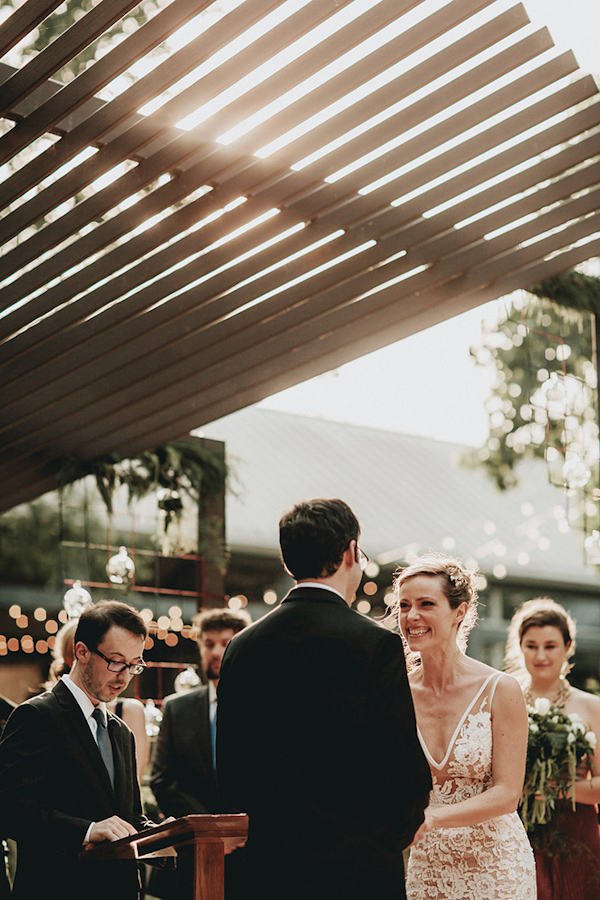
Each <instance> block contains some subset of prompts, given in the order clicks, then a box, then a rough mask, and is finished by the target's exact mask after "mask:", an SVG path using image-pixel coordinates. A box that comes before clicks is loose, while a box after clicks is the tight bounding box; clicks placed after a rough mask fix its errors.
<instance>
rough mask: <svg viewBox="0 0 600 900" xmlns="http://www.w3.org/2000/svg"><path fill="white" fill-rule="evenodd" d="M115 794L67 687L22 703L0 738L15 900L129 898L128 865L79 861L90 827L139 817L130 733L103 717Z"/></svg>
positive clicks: (133, 879) (0, 802)
mask: <svg viewBox="0 0 600 900" xmlns="http://www.w3.org/2000/svg"><path fill="white" fill-rule="evenodd" d="M108 731H109V735H110V739H111V742H112V746H113V756H114V764H115V789H114V791H113V788H112V786H111V783H110V779H109V776H108V772H107V771H106V768H105V766H104V763H103V761H102V757H101V756H100V751H99V750H98V746H97V744H96V742H95V740H94V737H93V735H92V732H91V731H90V728H89V725H88V723H87V722H86V719H85V716H84V714H83V712H82V710H81V708H80V706H79V704H78V703H77V701H76V700H75V697H74V696H73V694H72V693H71V691H70V690H69V688H68V687H67V686H66V685H65V684H63V682H62V681H59V682H58V684H56V685H55V686H54V688H53V689H52V691H47V692H46V693H44V694H41V695H40V696H39V697H34V698H32V699H31V700H27V701H26V702H25V703H22V704H21V706H19V707H17V709H16V710H15V711H14V712H13V714H12V715H11V717H10V719H9V721H8V723H7V725H6V728H5V730H4V734H3V737H2V740H1V741H0V817H1V823H2V830H3V831H4V832H5V833H6V834H8V836H9V837H12V838H15V840H16V841H17V873H16V878H15V884H14V888H13V898H14V900H39V898H41V897H43V898H44V900H50V898H51V900H54V898H56V900H58V898H64V897H71V898H75V897H84V898H85V900H107V898H110V900H135V898H136V897H137V892H138V884H139V879H138V871H137V865H136V863H135V861H133V860H132V861H129V860H127V861H119V862H113V861H110V862H81V861H79V860H78V853H79V852H80V851H81V850H82V849H83V847H82V842H83V840H84V838H85V835H86V833H87V830H88V828H89V826H90V824H91V823H92V822H99V821H101V820H103V819H107V818H109V817H110V816H112V815H118V816H120V817H121V818H122V819H126V820H127V821H128V822H131V823H132V824H133V825H134V826H135V827H136V828H141V827H143V826H144V825H146V824H148V821H147V819H146V818H145V816H144V815H143V813H142V807H141V800H140V791H139V785H138V780H137V771H136V762H135V741H134V737H133V734H132V732H131V731H130V729H129V728H128V727H127V725H125V723H124V722H122V721H121V720H120V719H119V718H117V716H113V715H112V714H111V713H110V712H109V713H108Z"/></svg>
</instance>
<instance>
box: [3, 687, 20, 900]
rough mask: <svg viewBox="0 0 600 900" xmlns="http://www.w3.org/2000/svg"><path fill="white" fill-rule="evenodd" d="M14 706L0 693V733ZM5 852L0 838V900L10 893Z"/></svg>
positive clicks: (6, 851)
mask: <svg viewBox="0 0 600 900" xmlns="http://www.w3.org/2000/svg"><path fill="white" fill-rule="evenodd" d="M16 706H17V704H16V703H13V702H12V700H9V699H8V698H7V697H3V696H2V695H1V694H0V735H1V734H2V732H3V731H4V726H5V725H6V722H7V720H8V717H9V716H10V714H11V712H12V711H13V709H15V708H16ZM7 853H8V848H7V846H6V841H4V840H0V900H6V898H7V897H10V895H11V890H10V880H9V877H8V858H7Z"/></svg>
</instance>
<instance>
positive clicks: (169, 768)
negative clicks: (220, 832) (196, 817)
mask: <svg viewBox="0 0 600 900" xmlns="http://www.w3.org/2000/svg"><path fill="white" fill-rule="evenodd" d="M209 706H210V704H209V696H208V688H207V687H201V688H198V689H197V690H195V691H190V692H189V693H185V694H177V695H175V696H172V697H168V698H167V699H166V700H165V703H164V706H163V710H162V713H163V720H162V723H161V726H160V733H159V735H158V739H157V741H156V748H155V751H154V761H153V763H152V776H151V779H150V783H151V785H152V790H153V792H154V796H155V797H156V800H157V802H158V805H159V806H160V808H161V809H162V811H163V812H164V814H165V815H166V816H175V817H176V818H177V817H179V816H188V815H191V814H192V813H217V812H222V810H221V809H220V808H219V804H218V800H217V777H216V774H215V770H214V766H213V759H212V745H211V740H210V712H209Z"/></svg>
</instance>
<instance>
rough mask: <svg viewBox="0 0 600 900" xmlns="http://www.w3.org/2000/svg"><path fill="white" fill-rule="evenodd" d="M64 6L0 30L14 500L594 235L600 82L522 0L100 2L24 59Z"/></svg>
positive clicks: (238, 404)
mask: <svg viewBox="0 0 600 900" xmlns="http://www.w3.org/2000/svg"><path fill="white" fill-rule="evenodd" d="M58 5H59V4H58V0H25V2H23V4H22V5H21V6H20V7H19V9H18V10H16V11H15V12H14V13H13V14H12V15H11V16H10V17H8V18H7V19H6V20H5V21H4V23H3V24H2V26H1V27H0V48H1V51H2V58H3V59H4V60H5V62H4V63H1V64H0V82H1V88H0V107H1V115H2V118H1V123H2V127H3V132H2V135H1V137H0V164H2V165H3V168H2V174H3V176H4V180H2V181H1V183H0V208H2V210H3V213H2V220H1V222H0V237H1V244H2V248H3V256H2V268H1V271H0V279H1V280H0V315H1V318H0V341H1V343H0V348H1V349H0V384H1V385H2V390H1V396H0V407H1V416H0V429H1V449H0V478H1V481H2V485H3V491H2V497H1V500H0V508H2V509H7V508H10V507H11V506H13V505H15V504H17V503H19V502H22V501H24V500H27V499H31V498H33V497H35V496H37V495H39V494H40V493H42V492H44V491H45V490H49V489H51V488H52V487H54V486H55V476H54V472H55V470H56V466H57V465H58V463H59V462H60V461H61V460H63V459H64V458H65V457H66V456H68V455H78V456H81V457H84V458H92V457H95V456H98V455H101V454H105V453H108V452H111V451H117V452H119V453H121V454H122V455H123V456H127V455H133V454H135V453H137V452H139V451H141V450H143V449H148V448H151V447H154V446H156V445H158V444H160V443H163V442H165V441H168V440H172V439H175V438H179V437H182V436H183V435H185V434H187V433H188V432H189V431H190V430H191V429H192V428H197V427H200V426H201V425H203V424H205V423H207V422H209V421H212V420H214V419H216V418H218V417H221V416H223V415H226V414H228V413H231V412H233V411H235V410H237V409H240V408H242V407H243V406H246V405H248V404H250V403H253V402H256V401H257V400H259V399H261V398H264V397H265V396H267V395H269V394H271V393H274V392H275V391H279V390H281V389H283V388H285V387H288V386H290V385H292V384H295V383H298V382H299V381H302V380H304V379H306V378H309V377H312V376H314V375H316V374H319V373H321V372H324V371H326V370H328V369H331V368H333V367H334V366H337V365H340V364H342V363H344V362H347V361H349V360H351V359H354V358H356V357H358V356H360V355H362V354H365V353H367V352H370V351H372V350H375V349H377V348H380V347H382V346H385V345H387V344H390V343H391V342H393V341H396V340H398V339H400V338H402V337H404V336H406V335H408V334H410V333H413V332H415V331H417V330H419V329H422V328H425V327H427V326H429V325H432V324H434V323H436V322H439V321H441V320H443V319H444V318H448V317H450V316H453V315H455V314H457V313H459V312H462V311H464V310H466V309H468V308H471V307H473V306H476V305H477V304H480V303H483V302H485V301H487V300H490V299H493V298H495V297H499V296H501V295H503V294H505V293H507V292H509V291H511V290H513V289H516V288H519V287H526V286H527V285H529V284H532V283H534V282H536V281H538V280H539V279H541V278H543V277H547V276H550V275H552V274H556V273H558V272H560V271H562V270H564V269H565V268H567V267H570V266H572V265H575V264H577V263H580V262H582V261H584V260H586V259H588V258H589V257H591V256H594V255H596V254H598V253H599V252H600V231H599V229H598V224H597V218H596V213H597V210H598V205H599V198H600V190H599V182H600V178H599V173H600V102H599V98H598V91H597V86H596V84H595V82H594V80H593V78H592V77H590V76H587V75H585V74H582V73H581V72H579V71H578V68H577V63H576V61H575V59H574V57H573V55H572V54H571V53H569V52H567V53H562V54H559V53H558V52H556V51H555V50H554V48H553V46H552V42H551V39H550V36H549V34H548V32H547V31H546V30H545V29H542V30H535V29H534V28H533V27H532V26H531V25H530V23H529V21H528V18H527V15H526V13H525V11H524V9H523V7H522V6H521V4H519V3H517V4H516V5H513V6H509V5H508V4H507V3H502V2H498V0H450V2H447V0H423V2H419V0H352V2H351V0H287V2H283V0H245V2H243V0H219V2H210V0H171V2H170V3H168V4H164V5H162V6H161V7H160V8H159V9H158V11H157V12H156V13H155V14H154V15H153V16H152V17H150V18H148V20H147V21H146V22H145V23H144V24H143V25H141V26H139V27H132V23H134V20H133V19H132V18H131V16H130V13H132V11H133V10H134V8H135V5H136V4H135V2H134V0H98V2H96V4H95V5H94V6H93V7H92V8H91V9H90V10H89V11H88V12H86V13H85V14H82V15H81V16H80V17H79V18H78V19H77V20H76V21H75V23H74V24H73V25H72V26H71V27H70V28H69V29H68V30H66V31H64V32H63V33H57V34H56V36H55V38H54V40H53V41H52V42H51V43H49V44H48V45H47V46H46V47H45V48H44V49H43V50H41V51H40V52H38V53H36V54H32V55H29V56H28V57H27V61H26V62H25V64H23V65H21V66H13V65H12V64H11V63H10V60H11V58H13V57H14V55H15V53H16V49H15V48H18V46H19V42H21V43H23V42H24V41H26V40H27V39H28V35H31V34H32V33H34V30H35V29H36V28H38V27H42V26H44V27H45V26H48V23H50V24H51V23H52V19H51V18H49V17H51V15H52V13H53V11H54V10H55V9H56V8H57V7H58ZM119 21H123V22H124V24H125V26H126V27H125V28H124V31H123V34H122V39H121V40H119V41H118V42H116V43H113V44H112V45H110V44H109V45H107V46H106V47H105V49H104V50H102V52H98V53H97V54H96V59H95V61H94V62H93V63H92V64H89V65H87V66H86V67H83V68H82V69H81V71H80V73H79V74H78V75H77V77H75V78H71V79H69V77H65V72H66V70H67V67H68V66H69V64H70V61H71V60H73V59H74V58H75V57H76V56H77V55H78V54H80V53H81V52H83V51H84V50H85V49H86V48H89V47H90V45H91V44H92V43H93V42H94V41H97V40H98V39H102V36H103V35H105V34H106V32H107V31H108V30H109V29H110V28H111V27H112V26H113V25H114V24H115V23H116V22H119ZM7 60H8V61H7Z"/></svg>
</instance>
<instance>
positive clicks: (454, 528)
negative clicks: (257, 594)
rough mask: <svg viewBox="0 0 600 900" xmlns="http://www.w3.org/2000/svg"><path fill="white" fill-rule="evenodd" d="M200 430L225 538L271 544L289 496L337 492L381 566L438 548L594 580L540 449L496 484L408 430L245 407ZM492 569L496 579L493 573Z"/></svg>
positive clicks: (517, 572)
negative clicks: (511, 479)
mask: <svg viewBox="0 0 600 900" xmlns="http://www.w3.org/2000/svg"><path fill="white" fill-rule="evenodd" d="M202 433H203V434H204V435H206V436H207V437H211V438H216V439H218V440H223V441H225V446H226V449H227V457H228V460H229V464H230V466H231V470H232V484H231V490H230V491H229V492H228V494H227V498H226V518H225V521H226V530H227V541H228V544H229V545H230V546H231V547H232V549H233V550H234V551H235V550H237V551H246V552H252V553H256V554H264V553H268V554H275V553H277V552H278V547H279V535H278V523H279V519H280V518H281V516H282V515H283V513H284V512H285V511H286V510H287V509H290V508H291V507H292V506H293V505H294V504H295V503H297V502H298V501H300V500H307V499H310V498H311V497H341V498H342V499H343V500H345V501H346V502H347V503H349V504H350V506H351V507H352V509H353V510H354V512H355V513H356V515H357V516H358V518H359V520H360V523H361V546H363V547H364V549H365V551H366V552H367V554H368V555H369V557H370V558H371V559H375V560H377V562H379V564H380V565H387V566H389V565H391V566H397V565H400V564H404V562H405V560H406V559H407V558H411V557H416V556H417V555H419V554H422V553H428V552H430V551H432V550H433V551H437V552H443V551H444V550H446V551H447V552H449V553H451V554H452V555H453V556H458V557H462V558H463V559H465V560H466V559H475V560H476V562H477V564H478V565H479V567H480V569H481V571H482V572H483V573H485V574H486V575H487V576H492V577H494V571H495V570H496V573H497V572H498V569H497V567H498V566H499V567H501V569H500V573H502V571H503V572H504V575H505V576H506V577H508V578H509V579H511V580H513V581H515V580H516V581H521V580H522V581H535V582H538V583H546V584H551V585H552V587H553V588H558V587H559V586H565V585H569V584H570V585H575V584H576V585H579V586H581V587H583V586H586V587H588V588H592V587H596V588H597V587H598V585H600V572H599V571H598V569H597V567H591V566H587V565H586V564H585V557H584V552H583V538H584V535H583V533H582V532H579V531H577V530H575V529H573V528H568V527H566V526H567V510H566V497H565V493H564V491H563V490H561V489H559V488H557V487H555V486H554V485H552V484H550V483H549V481H548V475H547V471H546V467H545V464H544V462H543V461H542V460H523V461H522V462H520V463H519V465H518V466H517V470H516V473H515V474H516V476H517V478H518V479H519V484H518V485H517V487H515V488H512V489H511V490H507V491H500V490H498V488H497V487H496V485H495V483H494V482H493V481H492V479H491V478H490V477H489V476H488V475H487V473H486V472H485V471H484V470H483V469H481V468H476V469H471V468H466V467H464V466H463V465H461V463H460V458H461V456H462V454H463V453H464V450H465V448H463V447H461V446H459V445H458V444H450V443H447V442H445V441H437V440H433V439H432V438H424V437H419V436H415V435H409V434H402V433H400V432H397V431H386V430H384V429H379V428H366V427H364V426H360V425H350V424H348V423H344V422H332V421H328V420H326V419H318V418H313V417H310V416H299V415H292V414H289V413H282V412H277V411H275V410H268V409H261V408H256V407H255V408H249V409H244V410H241V411H240V412H237V413H234V414H233V415H230V416H226V417H225V418H223V419H221V420H219V421H218V422H213V423H211V424H210V425H208V426H207V427H206V428H204V429H202ZM495 577H497V578H498V580H502V577H503V575H502V574H497V575H496V576H495Z"/></svg>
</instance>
